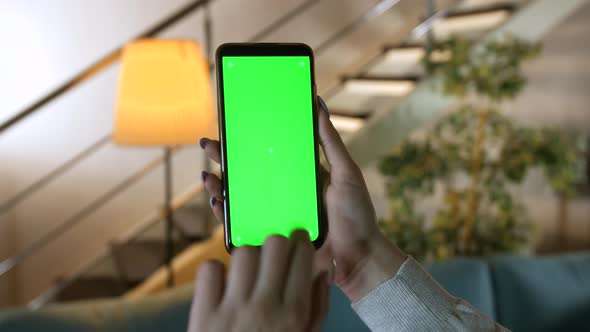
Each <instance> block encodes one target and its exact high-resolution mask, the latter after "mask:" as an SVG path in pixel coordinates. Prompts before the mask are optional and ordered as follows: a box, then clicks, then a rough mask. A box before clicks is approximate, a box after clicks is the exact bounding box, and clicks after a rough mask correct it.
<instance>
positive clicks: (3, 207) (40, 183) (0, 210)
mask: <svg viewBox="0 0 590 332" xmlns="http://www.w3.org/2000/svg"><path fill="white" fill-rule="evenodd" d="M207 1H211V0H207ZM197 2H198V1H197ZM318 2H319V0H308V1H305V2H303V3H302V4H300V5H299V6H297V7H295V8H294V9H292V10H291V11H289V12H288V13H286V14H285V15H283V16H281V17H279V18H278V19H277V20H275V21H273V22H271V23H270V24H269V25H267V26H266V27H264V28H263V29H262V30H260V31H259V32H257V33H256V34H255V35H254V36H252V37H251V38H249V39H248V42H256V41H259V40H261V39H263V38H264V37H266V36H267V35H269V34H270V33H272V32H273V31H274V30H275V29H277V28H279V27H281V26H282V25H284V24H286V23H287V22H289V21H290V20H292V19H293V18H295V17H296V16H297V15H299V14H301V13H302V12H303V11H305V10H307V9H308V8H309V7H311V6H312V5H314V4H316V3H318ZM187 7H188V6H187ZM187 7H185V8H184V9H185V10H186V8H187ZM205 8H207V7H205ZM193 9H194V8H193ZM179 12H183V13H184V11H183V10H180V11H179ZM187 14H188V13H187ZM173 16H174V17H176V18H177V19H182V18H183V17H184V16H181V17H178V13H177V14H176V15H173ZM169 20H170V18H167V19H166V21H169ZM205 20H206V22H205V29H206V30H209V31H208V32H206V33H205V35H206V36H208V37H207V38H209V36H210V29H211V27H210V25H211V22H210V21H209V18H208V15H206V17H205ZM161 25H162V24H158V25H157V27H160V26H161ZM168 26H169V25H168ZM165 28H166V27H164V28H163V29H165ZM153 30H155V29H154V28H152V29H151V30H150V32H151V31H153ZM161 31H162V29H159V30H158V31H157V32H161ZM157 32H156V33H157ZM143 35H145V33H144V34H143ZM138 38H139V37H138ZM206 45H207V52H208V53H209V54H210V53H211V51H212V50H211V49H210V48H211V41H210V40H208V41H206ZM103 60H104V59H103ZM103 60H100V61H103ZM116 60H117V59H115V60H113V61H112V62H111V63H110V64H113V63H114V62H115V61H116ZM100 61H99V62H100ZM107 66H108V65H104V66H101V67H100V68H101V69H100V70H102V69H104V68H106V67H107ZM210 69H211V70H213V69H214V68H213V65H211V67H210ZM96 70H98V68H97V69H96ZM100 70H99V71H100ZM87 78H89V77H87ZM78 83H81V82H78ZM72 87H73V86H72ZM65 92H67V90H64V91H62V93H65ZM55 97H57V96H55ZM55 97H54V98H55ZM41 106H42V105H40V106H39V107H41ZM0 134H1V130H0ZM109 137H110V134H109V135H107V136H103V137H101V138H99V139H98V140H96V141H95V142H93V143H92V144H90V146H88V147H87V148H85V149H84V150H82V151H80V152H78V153H77V154H76V155H75V156H74V157H72V158H70V159H69V160H67V161H66V162H65V163H63V164H62V165H60V166H57V167H56V168H55V169H53V170H51V171H49V172H48V173H47V174H46V175H44V176H42V177H41V178H40V179H39V180H37V181H35V182H34V183H33V184H31V185H29V186H28V187H26V188H25V189H23V190H21V191H20V192H18V193H17V194H16V195H14V196H13V197H11V198H9V199H8V200H7V201H5V202H4V203H0V215H2V214H4V213H6V212H8V211H9V210H10V209H11V208H13V207H14V206H15V205H16V204H18V203H19V202H21V201H22V200H23V199H25V198H26V197H28V196H29V195H31V194H32V193H34V192H36V191H38V190H39V189H41V188H43V187H44V186H45V185H47V184H48V183H49V182H51V181H53V180H54V179H56V178H58V177H59V176H61V175H62V174H64V173H65V172H66V171H68V170H70V169H71V168H72V167H74V166H75V165H76V164H77V163H79V162H81V161H82V160H84V159H86V158H87V157H88V156H90V155H92V154H93V153H94V151H96V150H98V149H99V148H100V147H102V146H104V145H106V144H107V143H108V138H109ZM0 275H1V274H0Z"/></svg>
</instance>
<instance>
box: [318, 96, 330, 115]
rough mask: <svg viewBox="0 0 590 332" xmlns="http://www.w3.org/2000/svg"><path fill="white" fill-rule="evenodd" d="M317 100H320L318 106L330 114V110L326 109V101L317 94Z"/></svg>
mask: <svg viewBox="0 0 590 332" xmlns="http://www.w3.org/2000/svg"><path fill="white" fill-rule="evenodd" d="M318 101H319V102H320V107H321V108H322V109H323V110H324V111H326V113H328V114H330V110H329V109H328V105H326V102H324V100H323V99H322V97H320V96H318Z"/></svg>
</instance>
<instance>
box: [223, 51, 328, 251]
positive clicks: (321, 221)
mask: <svg viewBox="0 0 590 332" xmlns="http://www.w3.org/2000/svg"><path fill="white" fill-rule="evenodd" d="M224 56H308V57H309V60H310V61H309V63H310V72H311V73H310V75H311V84H312V86H311V87H310V88H311V89H310V91H311V94H310V98H311V104H312V113H313V114H312V116H313V136H314V159H315V174H316V196H317V207H318V233H319V234H318V237H317V239H316V240H315V241H313V244H314V246H315V247H316V249H319V248H320V247H321V246H322V244H323V243H324V241H325V239H326V235H327V231H328V224H327V218H326V214H325V211H324V195H323V194H324V190H323V187H324V186H323V183H322V179H321V177H320V176H321V163H320V154H319V153H320V152H319V143H320V140H319V127H318V121H319V118H318V105H317V95H316V84H315V67H314V56H313V50H312V49H311V47H309V46H308V45H306V44H303V43H226V44H222V45H220V46H219V47H218V48H217V50H216V52H215V67H216V77H217V107H218V118H219V119H218V121H219V140H220V143H221V174H222V178H223V198H224V200H223V211H224V226H225V232H224V234H225V247H226V249H227V251H228V252H230V253H231V252H232V250H233V249H234V247H235V246H234V244H233V243H232V241H231V214H230V200H229V194H228V193H229V190H230V189H229V186H230V183H229V181H228V172H229V170H228V167H227V146H226V140H225V101H224V93H223V65H222V61H221V60H222V57H224Z"/></svg>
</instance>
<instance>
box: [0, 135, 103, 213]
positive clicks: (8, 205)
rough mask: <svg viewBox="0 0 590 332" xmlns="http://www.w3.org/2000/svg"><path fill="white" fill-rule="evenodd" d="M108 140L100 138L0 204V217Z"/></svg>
mask: <svg viewBox="0 0 590 332" xmlns="http://www.w3.org/2000/svg"><path fill="white" fill-rule="evenodd" d="M110 139H111V135H110V134H108V135H105V136H103V137H101V138H100V139H98V140H97V141H96V142H94V143H92V144H91V145H90V146H89V147H87V148H85V149H84V150H82V151H80V152H78V153H77V154H76V155H74V156H73V157H72V158H70V159H68V160H67V161H66V162H65V163H63V164H61V165H60V166H58V167H56V168H55V169H53V170H51V171H50V172H49V173H47V174H45V175H44V176H42V177H41V178H40V179H39V180H37V181H35V182H33V183H32V184H30V185H29V186H28V187H26V188H25V189H23V190H21V191H19V192H18V193H17V194H16V195H14V196H13V197H12V198H9V199H8V200H7V201H5V202H2V203H0V215H2V214H4V213H5V212H8V210H10V209H12V208H13V207H14V206H15V205H16V204H18V203H19V202H21V201H22V200H23V199H25V198H26V197H27V196H29V195H30V194H32V193H34V192H36V191H37V190H39V189H41V188H43V187H45V185H47V184H48V183H49V182H51V181H52V180H53V179H55V178H57V177H59V176H60V175H62V174H64V173H65V172H66V171H69V170H70V169H71V168H72V167H74V166H75V165H76V164H77V163H78V162H80V161H82V160H84V159H86V157H88V156H90V155H92V154H93V153H94V152H96V151H97V150H99V149H100V148H101V147H103V146H104V145H106V144H107V143H108V142H109V140H110Z"/></svg>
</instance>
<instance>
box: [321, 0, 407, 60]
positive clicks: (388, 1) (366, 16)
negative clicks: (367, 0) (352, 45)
mask: <svg viewBox="0 0 590 332" xmlns="http://www.w3.org/2000/svg"><path fill="white" fill-rule="evenodd" d="M400 1H401V0H381V1H379V2H378V3H377V4H376V5H374V6H373V7H371V8H370V9H369V10H367V11H366V12H365V13H363V15H361V16H360V17H359V18H357V19H356V20H354V21H353V22H351V23H349V24H347V25H346V26H345V27H344V28H342V29H340V30H339V31H338V32H336V33H335V34H334V35H332V36H331V37H330V38H328V39H326V40H325V41H324V42H322V43H321V44H320V45H318V46H316V47H314V51H315V53H316V54H317V53H321V52H323V51H324V50H325V49H327V48H328V47H330V46H331V45H332V44H333V43H334V42H336V41H337V40H338V39H340V38H342V37H344V36H346V35H347V34H349V33H351V32H352V31H354V30H356V29H358V28H359V27H360V26H361V25H363V24H365V23H367V22H370V21H372V20H373V19H374V18H375V17H378V16H380V15H381V14H383V13H385V12H386V11H388V10H390V9H391V8H392V7H393V6H395V5H397V4H398V3H399V2H400Z"/></svg>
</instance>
